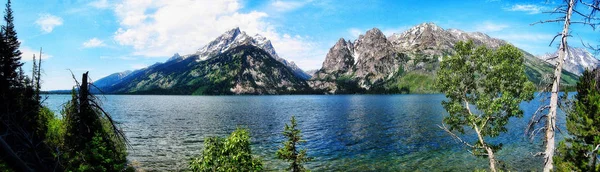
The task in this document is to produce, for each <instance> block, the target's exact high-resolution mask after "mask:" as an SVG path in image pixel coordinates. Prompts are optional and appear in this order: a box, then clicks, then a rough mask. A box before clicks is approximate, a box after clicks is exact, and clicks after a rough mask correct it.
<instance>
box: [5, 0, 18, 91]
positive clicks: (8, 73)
mask: <svg viewBox="0 0 600 172" xmlns="http://www.w3.org/2000/svg"><path fill="white" fill-rule="evenodd" d="M4 21H5V22H6V25H4V26H2V33H1V34H0V35H2V36H1V37H0V39H1V40H2V44H1V45H0V58H1V63H2V66H1V67H2V73H1V74H2V75H1V78H0V79H2V81H1V82H2V83H0V84H2V85H3V86H2V87H3V89H4V90H3V91H8V88H9V86H12V85H16V83H17V82H18V75H19V74H18V73H17V72H16V71H17V69H19V67H21V66H23V63H21V62H20V60H21V51H19V46H20V45H21V43H20V42H19V39H18V38H17V31H16V30H15V25H14V16H13V11H12V8H11V1H10V0H8V2H7V3H6V10H5V14H4ZM4 84H5V85H4Z"/></svg>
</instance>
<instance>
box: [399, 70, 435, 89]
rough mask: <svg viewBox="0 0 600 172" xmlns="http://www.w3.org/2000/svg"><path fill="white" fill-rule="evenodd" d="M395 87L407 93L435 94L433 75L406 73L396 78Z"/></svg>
mask: <svg viewBox="0 0 600 172" xmlns="http://www.w3.org/2000/svg"><path fill="white" fill-rule="evenodd" d="M396 87H398V89H399V90H401V91H402V90H406V92H407V93H436V92H437V90H436V89H435V75H429V74H425V73H419V72H407V73H406V74H405V75H404V76H402V77H399V78H397V81H396Z"/></svg>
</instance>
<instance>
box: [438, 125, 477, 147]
mask: <svg viewBox="0 0 600 172" xmlns="http://www.w3.org/2000/svg"><path fill="white" fill-rule="evenodd" d="M437 126H438V127H439V128H440V129H442V130H444V131H446V132H447V133H448V134H450V136H452V138H454V139H455V141H458V142H460V143H463V144H465V145H467V146H468V147H470V148H476V147H475V146H473V145H471V144H469V143H467V142H465V141H464V140H462V139H461V138H460V137H458V136H457V135H456V134H454V133H452V131H450V130H449V129H448V128H447V127H446V125H444V124H443V123H442V125H441V126H440V125H437ZM471 153H472V152H471Z"/></svg>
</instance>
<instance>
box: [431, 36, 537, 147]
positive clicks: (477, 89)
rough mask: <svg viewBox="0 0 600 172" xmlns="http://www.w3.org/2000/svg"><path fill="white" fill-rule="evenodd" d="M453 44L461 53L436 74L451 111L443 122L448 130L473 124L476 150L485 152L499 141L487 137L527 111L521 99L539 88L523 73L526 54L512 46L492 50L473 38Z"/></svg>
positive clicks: (494, 135) (495, 134)
mask: <svg viewBox="0 0 600 172" xmlns="http://www.w3.org/2000/svg"><path fill="white" fill-rule="evenodd" d="M454 49H455V50H456V52H457V53H456V54H455V55H453V56H447V57H445V58H444V59H443V60H442V62H441V64H440V70H439V71H438V73H437V78H436V85H437V87H438V89H439V90H440V91H442V92H443V93H445V94H446V97H447V98H448V100H446V101H443V102H442V105H443V106H444V109H446V111H448V113H449V116H446V117H444V123H446V124H448V125H449V126H450V129H449V130H450V131H458V132H460V133H464V131H465V130H464V127H469V128H473V129H474V130H475V131H476V132H477V134H478V136H480V137H479V140H478V141H477V143H475V144H473V153H474V154H475V155H484V154H485V153H484V152H485V151H486V149H487V148H491V149H492V150H494V151H495V150H498V149H500V146H501V145H492V144H490V143H486V142H485V141H484V138H485V137H496V136H498V135H500V133H502V132H506V131H507V129H506V128H505V126H506V124H507V123H508V120H509V118H511V117H522V116H523V111H522V110H521V109H519V104H520V103H521V102H522V101H529V100H531V99H533V92H534V89H535V88H534V85H533V83H531V82H529V81H528V80H527V77H526V76H525V73H524V68H525V67H524V65H523V54H522V53H521V52H520V51H519V50H518V49H517V48H515V47H513V46H512V45H503V46H501V47H500V48H498V49H497V50H495V51H493V50H490V49H487V48H486V47H483V46H481V47H477V48H476V47H475V46H474V44H473V42H472V41H469V42H466V43H465V42H459V43H457V44H456V45H455V48H454ZM488 153H489V152H488Z"/></svg>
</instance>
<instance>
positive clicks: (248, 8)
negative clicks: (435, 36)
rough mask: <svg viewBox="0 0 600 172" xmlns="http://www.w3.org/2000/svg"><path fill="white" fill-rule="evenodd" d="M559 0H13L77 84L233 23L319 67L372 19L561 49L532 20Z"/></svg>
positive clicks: (60, 77) (34, 48) (145, 62)
mask: <svg viewBox="0 0 600 172" xmlns="http://www.w3.org/2000/svg"><path fill="white" fill-rule="evenodd" d="M557 2H561V1H557ZM554 6H556V4H555V3H554V2H552V1H550V2H547V1H546V0H539V1H536V0H528V1H514V0H512V1H507V0H465V1H441V0H440V1H423V0H403V1H399V0H344V1H342V0H337V1H333V0H293V1H281V0H265V1H256V0H252V1H250V0H219V1H213V0H197V1H194V0H154V1H152V0H87V1H86V0H43V1H42V0H18V1H13V10H14V11H15V24H16V28H17V32H18V36H19V39H20V41H21V50H22V51H23V52H24V53H23V61H24V62H26V66H25V69H28V68H30V64H31V63H30V61H31V60H30V59H31V57H32V55H33V53H36V54H38V53H37V52H39V48H40V47H43V52H44V54H43V58H44V59H43V70H44V75H43V81H44V85H43V88H42V89H43V90H56V89H70V88H71V87H72V85H74V82H73V81H72V78H71V74H70V72H69V71H68V69H70V70H71V71H73V73H74V74H76V75H79V76H80V74H81V73H83V72H85V71H89V72H90V76H91V78H92V79H96V80H97V79H100V78H102V77H104V76H107V75H109V74H111V73H115V72H120V71H125V70H135V69H140V68H143V67H146V66H149V65H152V64H154V63H156V62H164V61H166V60H167V59H168V58H169V57H171V56H172V55H173V54H174V53H180V54H182V55H183V54H191V53H194V52H195V50H196V49H198V48H201V47H202V46H204V45H205V44H206V43H208V42H209V41H211V40H213V39H214V38H216V37H217V36H218V35H220V34H222V33H223V32H225V31H227V30H230V29H232V28H234V27H240V29H241V30H242V31H245V32H247V33H249V34H252V35H254V34H261V35H263V36H265V37H267V38H268V39H270V40H271V41H272V42H273V45H274V47H275V49H276V51H277V52H278V53H279V55H280V56H281V57H283V58H286V59H289V60H291V61H294V62H295V63H296V64H297V65H298V66H300V67H301V68H303V69H305V70H309V69H318V68H320V66H321V63H322V62H323V60H324V59H325V55H326V54H327V51H328V50H329V48H330V47H331V46H333V45H334V44H335V42H336V41H337V40H338V39H339V38H341V37H343V38H345V39H351V40H354V39H356V38H357V37H358V35H359V34H364V33H365V32H366V31H367V30H369V29H371V28H374V27H377V28H379V29H381V30H382V31H383V32H384V33H385V34H386V35H388V36H389V35H391V34H392V33H401V32H403V31H404V30H406V29H408V28H410V27H412V26H415V25H418V24H420V23H423V22H434V23H436V24H437V25H439V26H441V27H442V28H444V29H448V28H455V29H460V30H464V31H470V32H472V31H479V32H483V33H486V34H489V35H490V36H492V37H497V38H501V39H504V40H507V41H509V42H511V43H513V44H514V45H516V46H517V47H520V48H522V49H524V50H526V51H528V52H530V53H533V54H543V53H548V52H554V51H555V50H556V46H555V45H553V46H548V43H549V41H550V40H551V39H552V37H553V36H554V35H555V34H557V33H558V32H559V31H560V30H561V28H562V25H561V24H557V23H551V24H541V25H534V26H530V25H529V24H530V23H533V22H535V21H539V20H544V19H550V18H554V17H557V16H551V15H549V14H544V13H541V12H543V11H545V10H548V9H552V8H553V7H554ZM572 29H573V32H572V34H573V35H574V37H573V38H571V39H570V43H571V45H572V46H581V44H580V43H579V42H580V41H579V38H581V39H583V40H584V41H586V42H590V43H597V42H600V41H599V37H598V35H599V34H598V31H593V30H592V29H591V28H589V27H581V26H574V27H572Z"/></svg>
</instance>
